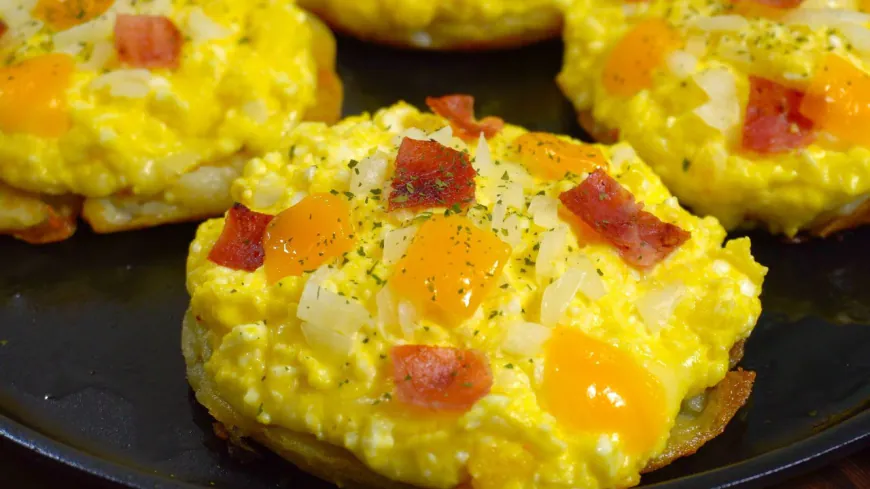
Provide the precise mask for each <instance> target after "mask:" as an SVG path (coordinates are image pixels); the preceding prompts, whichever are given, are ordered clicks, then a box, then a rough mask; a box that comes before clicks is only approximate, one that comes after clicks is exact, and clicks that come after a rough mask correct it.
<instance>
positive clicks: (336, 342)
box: [301, 322, 356, 358]
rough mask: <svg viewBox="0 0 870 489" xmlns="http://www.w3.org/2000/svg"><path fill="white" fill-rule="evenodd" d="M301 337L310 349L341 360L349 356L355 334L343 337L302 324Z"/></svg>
mask: <svg viewBox="0 0 870 489" xmlns="http://www.w3.org/2000/svg"><path fill="white" fill-rule="evenodd" d="M301 327H302V335H303V336H305V341H306V342H307V343H308V344H309V345H310V346H311V348H313V349H315V350H317V351H320V352H323V353H326V354H329V355H333V356H337V357H341V358H345V357H347V356H348V355H350V351H351V349H352V348H353V342H354V339H355V338H356V333H354V334H351V335H344V334H341V333H338V332H336V331H333V330H331V329H329V328H324V327H322V326H315V325H313V324H311V323H305V322H303V323H302V326H301Z"/></svg>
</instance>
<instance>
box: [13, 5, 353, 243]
mask: <svg viewBox="0 0 870 489" xmlns="http://www.w3.org/2000/svg"><path fill="white" fill-rule="evenodd" d="M307 17H308V23H309V26H310V27H311V31H312V45H313V46H314V51H313V54H314V60H315V62H316V63H317V68H318V72H317V100H316V102H315V105H314V106H312V107H311V108H309V109H308V111H307V112H306V113H305V116H304V117H303V118H304V120H307V121H314V122H325V123H327V124H332V123H335V122H337V121H338V120H339V119H340V118H341V106H342V100H343V96H344V88H343V86H342V83H341V80H340V79H339V78H338V74H337V73H336V71H335V52H336V48H335V37H334V36H333V35H332V32H331V31H330V30H329V28H328V27H326V25H324V24H323V23H322V22H320V20H318V19H317V18H316V17H314V16H313V15H308V16H307ZM231 159H232V158H230V160H231ZM227 164H228V163H227V162H226V161H221V162H215V163H212V164H204V165H201V166H200V167H199V168H198V169H201V168H204V167H226V165H227ZM241 170H242V168H241V167H238V168H237V169H236V170H235V173H234V174H229V173H228V174H226V175H224V176H223V177H222V178H224V179H228V181H226V182H224V183H225V184H226V185H225V187H226V189H227V191H226V192H217V193H215V192H214V191H213V189H211V188H204V189H203V192H202V194H201V195H193V196H192V197H193V198H194V199H195V200H196V201H198V202H199V204H198V205H195V206H185V205H183V204H178V203H173V202H172V199H169V198H168V195H167V193H169V191H171V190H172V189H169V191H167V192H163V193H160V194H157V195H151V196H135V195H127V194H116V195H111V196H108V197H101V198H87V199H82V198H79V197H73V196H61V197H58V196H50V195H42V194H35V193H32V192H24V191H21V190H18V189H13V188H12V187H9V186H8V185H4V184H2V183H0V234H9V235H12V236H13V237H15V238H18V239H21V240H23V241H26V242H28V243H32V244H44V243H52V242H56V241H62V240H64V239H67V238H69V237H70V236H72V235H73V233H74V232H75V230H76V223H77V217H78V215H79V213H81V215H82V218H83V219H84V220H85V221H87V222H88V224H90V226H91V227H92V228H93V230H94V231H95V232H97V233H114V232H118V231H130V230H135V229H143V228H149V227H153V226H158V225H160V224H169V223H178V222H187V221H200V220H203V219H206V218H209V217H214V216H217V215H220V214H221V213H222V212H224V211H226V210H227V209H228V208H229V206H230V205H232V198H231V197H230V195H229V191H228V189H229V184H230V183H231V182H232V179H234V178H236V177H238V176H239V175H240V174H241ZM194 171H196V170H194ZM83 200H84V204H82V201H83ZM23 213H26V214H27V215H28V217H27V218H26V219H22V218H20V217H14V218H13V217H12V216H13V215H16V216H20V215H23ZM5 216H10V217H8V218H4V217H5Z"/></svg>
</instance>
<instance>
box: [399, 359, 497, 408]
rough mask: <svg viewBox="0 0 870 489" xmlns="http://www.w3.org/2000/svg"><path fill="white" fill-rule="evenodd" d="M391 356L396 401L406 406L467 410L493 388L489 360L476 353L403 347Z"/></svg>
mask: <svg viewBox="0 0 870 489" xmlns="http://www.w3.org/2000/svg"><path fill="white" fill-rule="evenodd" d="M390 356H391V357H392V359H393V380H394V381H395V383H396V398H397V399H398V400H399V401H400V402H403V403H406V404H411V405H414V406H419V407H424V408H432V409H443V410H450V411H467V410H468V409H470V408H471V406H473V405H474V403H475V402H477V401H478V400H479V399H480V398H481V397H483V396H485V395H487V394H488V393H489V390H490V388H492V372H491V371H490V370H489V361H488V360H487V358H486V356H485V355H484V354H483V353H481V352H479V351H476V350H460V349H459V348H447V347H440V346H425V345H402V346H395V347H393V349H392V350H391V352H390Z"/></svg>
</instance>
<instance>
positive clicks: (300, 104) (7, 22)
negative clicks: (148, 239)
mask: <svg viewBox="0 0 870 489" xmlns="http://www.w3.org/2000/svg"><path fill="white" fill-rule="evenodd" d="M334 59H335V46H334V39H333V38H332V34H331V33H330V32H329V30H328V29H327V28H326V27H325V26H324V25H323V24H321V23H320V22H319V21H318V20H316V19H315V18H314V17H312V16H311V15H310V14H306V13H305V12H304V11H302V10H300V9H299V8H297V7H295V6H293V4H292V3H291V2H283V1H278V0H274V1H265V2H245V1H237V0H221V1H214V2H205V1H182V0H154V1H137V0H116V1H111V0H101V1H95V0H87V1H86V0H38V1H33V0H16V1H6V2H0V234H11V235H13V236H15V237H17V238H20V239H23V240H25V241H28V242H32V243H42V242H51V241H58V240H62V239H65V238H67V237H69V236H70V235H71V234H72V233H73V232H74V231H75V228H76V221H77V216H78V215H79V214H80V213H81V215H82V217H84V219H85V220H86V221H88V222H89V223H90V224H91V226H92V227H93V228H94V230H95V231H97V232H112V231H120V230H126V229H135V228H142V227H148V226H153V225H157V224H161V223H166V222H174V221H184V220H192V219H200V218H204V217H210V216H214V215H218V214H220V213H221V212H223V211H225V210H226V209H227V208H229V206H230V205H232V199H231V198H230V193H229V187H230V183H231V182H232V180H233V179H234V178H236V177H237V176H238V175H239V173H240V172H241V168H242V166H243V165H244V162H245V161H246V160H247V159H249V158H250V157H251V156H253V155H257V154H262V153H264V152H266V151H269V150H273V149H275V148H278V147H282V146H283V145H284V143H285V141H286V138H287V133H288V131H289V129H291V128H292V127H293V126H294V125H296V124H298V123H299V122H301V121H302V120H303V119H307V120H319V121H329V122H332V121H335V120H337V118H338V116H339V112H340V105H341V95H342V89H341V83H340V81H339V80H338V78H337V76H336V75H335V73H334Z"/></svg>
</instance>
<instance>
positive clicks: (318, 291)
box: [296, 267, 371, 336]
mask: <svg viewBox="0 0 870 489" xmlns="http://www.w3.org/2000/svg"><path fill="white" fill-rule="evenodd" d="M324 269H325V268H324V267H321V268H320V269H318V270H317V271H316V272H315V273H313V274H312V275H311V277H310V278H309V279H308V282H306V283H305V287H304V288H303V289H302V297H301V298H300V299H299V306H298V307H297V309H296V317H298V318H299V319H301V320H303V321H307V322H308V323H311V325H312V326H319V327H323V328H327V329H330V330H332V331H335V332H338V333H341V334H343V335H345V336H348V335H351V334H353V333H356V332H357V331H359V329H360V328H362V327H363V325H364V324H366V323H369V322H371V316H369V313H368V311H367V310H366V308H365V307H363V305H362V304H360V303H359V302H356V301H354V300H351V299H350V298H347V297H342V296H340V295H338V294H336V293H335V292H332V291H330V290H328V289H326V288H325V287H323V285H322V282H323V280H324V279H325V276H324V273H329V269H326V270H327V272H321V271H322V270H324ZM318 274H319V275H318Z"/></svg>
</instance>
